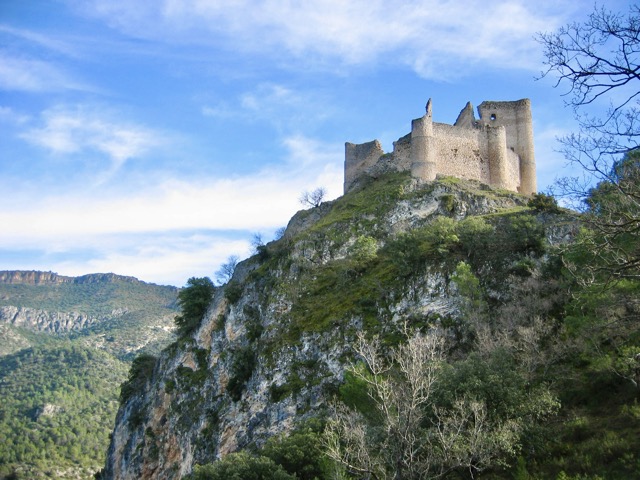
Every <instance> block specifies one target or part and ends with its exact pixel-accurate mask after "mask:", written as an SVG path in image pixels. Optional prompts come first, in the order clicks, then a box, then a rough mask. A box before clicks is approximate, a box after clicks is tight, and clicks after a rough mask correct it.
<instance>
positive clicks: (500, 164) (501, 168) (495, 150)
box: [486, 125, 509, 188]
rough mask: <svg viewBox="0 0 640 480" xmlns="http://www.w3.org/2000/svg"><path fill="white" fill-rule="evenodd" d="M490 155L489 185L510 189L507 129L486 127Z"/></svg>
mask: <svg viewBox="0 0 640 480" xmlns="http://www.w3.org/2000/svg"><path fill="white" fill-rule="evenodd" d="M486 132H487V150H488V154H489V175H490V180H489V183H490V184H491V185H493V186H494V187H498V188H509V184H508V182H509V180H508V178H509V173H508V172H507V129H506V128H505V127H504V126H503V125H497V126H495V127H490V126H488V127H486Z"/></svg>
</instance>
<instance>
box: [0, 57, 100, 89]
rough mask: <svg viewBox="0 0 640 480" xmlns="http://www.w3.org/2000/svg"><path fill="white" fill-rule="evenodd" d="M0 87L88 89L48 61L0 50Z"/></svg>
mask: <svg viewBox="0 0 640 480" xmlns="http://www.w3.org/2000/svg"><path fill="white" fill-rule="evenodd" d="M0 89H2V90H13V91H26V92H54V91H59V90H89V87H87V85H84V84H82V83H81V82H78V81H77V80H74V79H73V78H72V77H71V76H70V75H69V74H67V73H66V72H65V71H64V70H63V69H62V68H60V67H59V66H57V65H56V64H55V63H52V62H49V61H43V60H38V59H34V58H30V57H24V58H23V57H19V56H15V55H12V54H10V53H8V52H3V51H0Z"/></svg>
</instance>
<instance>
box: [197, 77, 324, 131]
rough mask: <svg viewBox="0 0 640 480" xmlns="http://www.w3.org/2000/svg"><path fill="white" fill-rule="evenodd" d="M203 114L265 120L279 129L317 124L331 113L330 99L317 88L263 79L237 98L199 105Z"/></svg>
mask: <svg viewBox="0 0 640 480" xmlns="http://www.w3.org/2000/svg"><path fill="white" fill-rule="evenodd" d="M202 114H203V115H204V116H207V117H215V118H219V119H225V120H226V119H236V120H241V121H244V122H255V121H261V122H267V123H270V124H271V125H273V126H274V127H275V128H277V129H279V130H283V131H284V130H286V131H295V130H300V128H301V127H302V126H308V125H310V124H314V125H317V124H318V123H320V122H322V121H324V120H326V119H327V118H328V117H330V116H331V115H332V114H333V110H332V107H331V104H330V102H328V101H326V99H325V98H324V97H323V94H322V93H321V92H319V91H317V90H316V91H314V92H313V93H310V92H307V91H302V90H297V89H294V88H292V87H289V86H286V85H282V84H277V83H263V84H260V85H258V86H257V87H256V88H254V89H253V90H250V91H246V92H243V93H241V94H240V95H238V97H237V98H235V99H232V100H231V101H230V100H228V99H227V100H224V101H221V102H219V103H217V104H214V105H213V106H211V105H207V106H204V107H202Z"/></svg>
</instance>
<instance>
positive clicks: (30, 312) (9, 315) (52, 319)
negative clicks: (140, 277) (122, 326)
mask: <svg viewBox="0 0 640 480" xmlns="http://www.w3.org/2000/svg"><path fill="white" fill-rule="evenodd" d="M125 313H127V310H126V309H119V310H114V311H112V312H111V314H110V315H106V316H104V317H94V316H90V315H86V314H84V313H77V312H48V311H46V310H39V309H35V308H27V307H15V306H4V307H0V323H7V324H9V325H13V326H14V327H23V328H27V329H29V330H35V331H38V332H47V333H63V332H70V331H74V330H82V329H84V328H87V327H89V326H91V325H94V324H96V323H99V322H101V321H106V320H111V319H114V318H117V317H119V316H121V315H123V314H125Z"/></svg>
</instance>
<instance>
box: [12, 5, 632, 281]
mask: <svg viewBox="0 0 640 480" xmlns="http://www.w3.org/2000/svg"><path fill="white" fill-rule="evenodd" d="M607 5H608V6H609V7H610V8H612V9H616V8H618V9H620V10H624V9H625V6H626V2H622V1H620V2H617V1H609V2H607ZM592 8H593V3H592V2H590V1H589V2H586V1H584V2H581V1H576V0H568V1H565V0H549V1H547V0H540V1H537V2H531V1H529V0H524V1H519V0H513V1H495V2H479V1H476V0H457V1H434V0H405V1H396V0H314V1H309V2H290V1H285V0H281V1H273V0H135V1H132V0H60V1H55V0H49V1H45V0H29V1H24V0H0V189H1V190H2V192H3V193H4V195H3V201H2V202H1V204H0V224H1V225H2V233H0V270H3V269H4V270H8V269H35V270H51V271H55V272H58V273H60V274H63V275H81V274H85V273H93V272H114V273H118V274H122V275H132V276H135V277H137V278H140V279H141V280H145V281H149V282H154V283H159V284H172V285H177V286H182V285H184V284H185V282H186V280H187V279H188V278H189V277H191V276H210V277H212V278H213V277H214V275H215V271H216V270H217V269H218V268H219V266H220V264H221V263H222V262H224V261H225V259H226V258H227V257H228V256H229V255H234V254H235V255H239V256H240V257H244V256H246V255H247V254H248V253H249V251H250V241H251V238H252V235H253V234H255V233H259V234H261V235H262V237H263V238H264V239H266V240H268V239H270V238H272V236H273V234H274V232H275V231H276V230H277V229H278V228H279V227H282V226H284V225H286V223H287V221H288V220H289V218H290V217H291V216H292V215H293V214H294V213H295V212H296V211H297V210H299V209H300V208H302V207H301V205H300V204H299V202H298V198H299V196H300V193H301V192H303V191H305V190H312V189H314V188H315V187H318V186H324V187H325V188H326V189H327V190H328V198H335V197H337V196H339V195H340V194H341V193H342V179H343V161H344V142H346V141H350V142H356V143H357V142H364V141H369V140H373V139H374V138H377V139H379V140H380V141H381V142H382V144H383V147H384V148H385V150H387V151H389V150H391V148H392V142H393V141H394V140H396V139H397V138H399V137H401V136H402V135H404V134H406V133H408V132H409V130H410V122H411V119H412V118H417V117H419V116H421V115H422V114H423V113H424V105H425V103H426V101H427V99H428V98H429V97H431V98H432V99H433V116H434V120H435V121H438V122H444V123H453V122H454V121H455V119H456V117H457V114H458V113H459V112H460V110H461V109H462V108H463V107H464V105H465V103H466V102H467V101H471V102H472V103H473V105H474V106H477V105H479V104H480V103H481V102H482V101H483V100H516V99H520V98H525V97H528V98H530V99H531V100H532V108H533V116H534V135H535V139H536V144H535V147H536V160H537V164H538V186H539V189H540V190H544V189H545V188H547V187H548V186H549V185H550V184H551V183H552V182H553V181H554V179H555V178H556V177H558V176H562V175H567V174H570V173H571V172H570V170H568V169H567V168H566V167H565V164H564V160H563V158H562V156H561V155H560V154H558V153H556V152H555V150H556V149H557V148H558V145H557V143H556V141H555V138H556V137H557V136H558V135H563V134H566V133H569V132H570V131H572V130H575V129H576V126H575V122H574V121H573V118H572V112H571V111H570V110H569V109H567V108H565V107H564V104H563V99H562V97H561V93H562V91H561V90H558V89H554V88H553V82H552V81H551V80H550V79H543V80H540V81H536V80H535V77H536V76H538V75H539V73H540V71H541V70H542V51H541V48H540V46H539V45H538V44H537V43H536V42H535V41H534V40H533V36H534V34H535V33H536V32H541V31H553V30H555V29H557V28H558V27H560V26H561V25H564V24H566V23H568V22H571V21H582V20H584V18H585V15H587V14H588V13H589V12H590V11H591V10H592Z"/></svg>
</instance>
